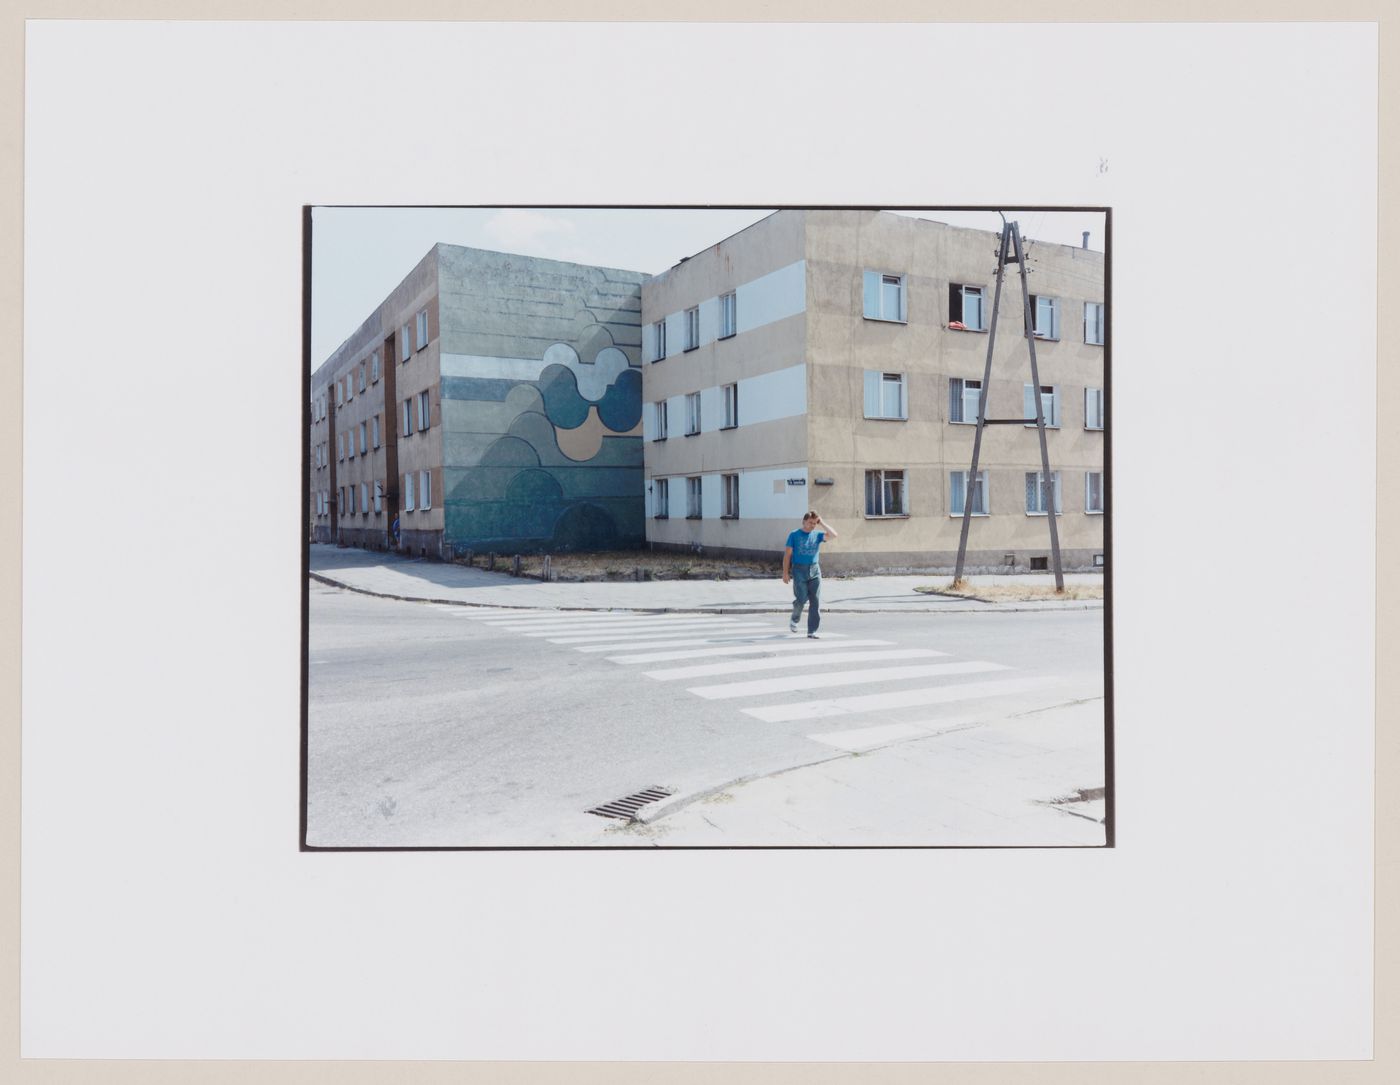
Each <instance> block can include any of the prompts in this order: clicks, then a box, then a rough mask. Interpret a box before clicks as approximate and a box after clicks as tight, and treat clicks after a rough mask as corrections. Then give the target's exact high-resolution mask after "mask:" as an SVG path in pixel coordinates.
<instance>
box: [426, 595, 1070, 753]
mask: <svg viewBox="0 0 1400 1085" xmlns="http://www.w3.org/2000/svg"><path fill="white" fill-rule="evenodd" d="M446 609H451V610H453V611H454V612H455V613H456V614H458V615H459V616H461V617H463V618H466V619H468V620H470V621H471V622H473V623H475V624H479V625H480V626H482V627H485V628H488V629H490V630H491V631H492V632H493V634H498V635H503V636H507V635H508V636H519V637H522V638H526V639H527V640H537V641H542V642H544V643H545V644H551V645H558V646H560V647H563V648H567V649H569V650H572V651H576V652H583V653H593V654H598V655H601V656H602V657H603V659H604V660H605V661H606V662H608V663H612V664H614V665H617V666H619V667H623V668H628V669H631V668H635V669H636V673H638V674H639V675H640V677H642V678H644V679H646V680H648V681H654V682H660V683H676V684H677V686H678V687H679V688H682V689H684V691H685V692H686V693H687V694H688V695H690V696H694V697H698V698H701V699H703V700H707V701H715V702H721V703H725V704H728V705H732V706H733V707H734V708H735V709H736V710H737V711H738V712H739V713H741V714H742V715H744V716H747V717H749V718H750V719H753V720H756V721H759V722H762V723H768V724H795V725H799V726H800V725H803V724H805V722H806V721H808V720H824V719H836V718H840V717H846V718H848V719H849V722H850V723H851V724H852V725H853V726H850V727H846V728H843V729H840V730H821V731H812V732H807V733H806V737H807V738H809V739H811V740H813V741H815V742H819V743H822V744H824V745H826V746H830V747H835V748H837V749H843V750H848V751H860V750H865V749H873V748H875V747H878V746H882V745H887V744H890V743H893V742H898V741H902V740H905V739H909V738H916V737H919V736H921V735H928V734H932V733H937V732H941V731H945V730H948V729H949V728H950V727H956V726H965V725H967V724H966V717H965V716H952V715H950V714H949V711H948V710H949V708H954V709H957V708H959V707H960V706H964V705H966V706H969V707H973V708H975V706H977V705H979V704H980V705H986V703H987V702H989V701H992V700H994V699H996V698H1014V697H1024V696H1026V695H1034V694H1038V693H1042V692H1048V691H1050V690H1051V689H1052V688H1053V687H1055V686H1056V685H1057V679H1056V678H1054V677H1051V676H1043V675H1016V674H1014V673H1008V672H1014V668H1013V667H1010V666H1008V665H1007V664H1004V663H999V662H994V661H991V660H979V659H957V658H950V657H951V656H954V655H956V653H955V652H952V651H945V650H942V649H939V648H930V647H926V646H919V647H910V646H907V645H900V644H897V643H895V642H894V641H891V640H887V639H883V638H872V637H846V636H842V635H841V634H839V633H831V634H827V633H823V634H822V638H821V639H819V640H813V639H809V638H807V637H806V636H805V635H803V634H800V633H798V634H792V633H787V632H786V631H782V622H783V619H782V618H779V617H773V616H755V617H749V616H732V615H704V614H648V613H645V612H638V611H617V612H613V611H609V612H596V611H581V612H574V613H570V612H567V611H554V610H550V611H544V610H540V611H533V610H519V611H498V610H490V611H487V610H477V609H475V608H468V607H451V608H446ZM775 626H777V630H776V631H775ZM911 683H914V684H911ZM871 686H881V687H884V688H881V689H880V690H878V691H877V692H869V687H871ZM862 687H865V689H864V690H862ZM847 690H852V691H853V692H847ZM817 691H829V693H830V695H828V696H821V697H816V698H814V697H812V696H811V694H813V693H815V692H817ZM792 694H800V695H801V696H800V697H799V698H798V699H791V697H790V695H792ZM775 697H780V698H781V699H779V700H776V701H775V700H774V698H775ZM934 706H937V707H939V709H940V713H939V715H938V716H937V717H934V718H926V719H903V718H893V719H892V717H899V716H900V715H901V714H902V713H907V712H908V711H909V710H915V711H917V710H921V709H925V708H930V707H934ZM803 732H805V728H803ZM800 733H802V732H800Z"/></svg>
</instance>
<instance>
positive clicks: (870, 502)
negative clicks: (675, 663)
mask: <svg viewBox="0 0 1400 1085" xmlns="http://www.w3.org/2000/svg"><path fill="white" fill-rule="evenodd" d="M998 242H999V235H998V234H996V233H990V232H985V231H980V230H969V229H963V228H957V227H951V226H947V225H944V224H941V223H936V222H930V221H926V220H922V219H914V218H910V217H907V216H903V215H895V214H891V213H887V212H873V211H780V212H777V213H775V214H773V215H771V216H769V217H768V218H766V219H764V220H762V221H761V222H758V223H756V224H754V225H753V226H751V227H749V228H748V229H746V230H743V231H741V232H740V233H738V234H735V235H734V236H733V237H730V238H727V239H726V240H724V241H721V242H720V243H719V244H717V245H715V246H713V247H711V248H709V249H706V250H705V251H704V252H701V253H698V254H696V255H695V256H693V257H691V258H689V259H688V260H685V261H683V262H682V263H680V264H678V265H677V266H675V267H673V268H671V269H670V270H669V271H667V272H665V273H664V274H662V275H659V276H656V277H655V278H652V279H650V280H648V281H647V282H646V283H645V284H644V285H643V287H642V322H643V354H644V356H645V358H646V360H647V364H646V365H645V367H644V369H643V400H644V407H643V435H644V437H645V438H646V441H645V445H644V448H645V457H646V487H647V494H646V500H647V506H646V510H647V539H648V541H649V542H650V543H651V544H652V545H654V546H658V547H663V548H673V549H689V548H701V549H703V550H705V551H707V552H718V553H733V554H764V555H772V554H773V553H774V552H775V551H779V552H780V551H781V547H782V544H783V540H784V539H785V537H786V535H787V532H788V531H790V530H791V529H792V528H793V527H796V526H797V521H798V520H799V519H800V517H801V514H802V512H803V511H804V510H805V509H806V508H808V507H813V508H816V509H817V510H818V511H819V512H821V513H822V515H823V516H824V517H826V518H827V519H828V520H830V521H831V522H832V524H833V525H835V526H836V527H837V528H838V530H840V532H841V539H840V542H839V544H838V545H835V546H833V547H831V548H829V550H828V552H827V553H825V554H824V555H823V559H822V560H823V565H824V566H825V567H827V568H828V569H830V570H831V571H836V572H839V571H841V570H843V569H850V570H857V569H860V570H874V569H900V568H918V569H943V568H948V569H950V568H951V567H952V565H953V563H954V559H955V556H956V550H957V545H958V534H959V531H960V529H961V524H962V517H961V500H962V496H963V490H964V489H965V480H966V473H967V470H968V466H969V464H970V462H971V455H972V442H973V436H974V433H975V429H976V425H975V421H976V414H975V411H976V406H975V404H976V401H977V394H978V390H979V389H980V384H981V380H982V377H983V368H984V364H985V359H986V351H987V342H988V334H989V329H990V317H991V310H992V305H993V292H994V286H995V270H996V250H997V245H998ZM1029 260H1030V266H1031V269H1032V275H1031V281H1030V290H1031V292H1032V293H1033V294H1034V295H1035V296H1036V298H1037V300H1036V301H1035V302H1034V303H1033V310H1032V313H1033V326H1035V327H1036V329H1037V335H1036V338H1035V345H1036V352H1037V361H1038V364H1039V371H1040V382H1041V388H1042V391H1043V392H1044V395H1043V402H1044V403H1045V404H1046V407H1047V409H1053V414H1054V417H1053V419H1052V421H1053V423H1054V428H1052V429H1050V430H1049V431H1048V433H1047V444H1048V449H1049V458H1050V466H1051V471H1052V473H1057V474H1058V476H1059V493H1060V514H1059V515H1058V516H1057V526H1058V530H1059V536H1060V547H1061V554H1062V559H1063V561H1064V564H1065V567H1066V568H1067V569H1091V568H1093V567H1095V566H1096V565H1097V564H1100V563H1101V562H1102V554H1103V538H1104V536H1103V516H1102V511H1101V510H1102V508H1103V493H1104V491H1103V474H1102V472H1103V462H1104V439H1105V435H1104V432H1103V429H1102V425H1103V413H1104V405H1103V396H1102V390H1103V386H1104V361H1103V350H1104V348H1103V346H1102V345H1101V344H1102V340H1103V336H1102V334H1101V333H1100V331H1099V329H1100V328H1101V325H1102V321H1103V311H1102V306H1103V298H1104V263H1103V255H1102V254H1101V253H1097V252H1093V251H1091V250H1088V249H1086V248H1074V247H1072V246H1064V245H1054V244H1045V243H1034V244H1032V245H1031V246H1030V249H1029ZM726 295H731V296H732V300H728V301H727V300H725V299H726ZM1086 306H1087V307H1088V308H1087V309H1086ZM960 325H961V326H960ZM1024 329H1025V320H1024V316H1023V304H1022V297H1021V287H1020V281H1019V274H1018V269H1017V268H1016V266H1015V265H1011V266H1010V267H1008V273H1007V278H1006V280H1005V285H1004V288H1003V295H1002V305H1001V311H1000V316H999V322H998V328H997V343H996V351H995V357H994V361H993V369H992V375H991V381H990V385H989V389H988V405H987V416H988V417H989V418H1019V417H1028V416H1029V417H1033V414H1034V401H1033V400H1032V399H1031V398H1030V397H1031V395H1032V392H1031V390H1030V388H1029V385H1030V383H1031V376H1030V365H1029V353H1028V351H1027V348H1026V338H1025V332H1024ZM1046 389H1049V390H1050V391H1044V390H1046ZM736 408H737V410H736ZM1027 412H1029V413H1027ZM697 414H698V417H697ZM697 423H698V424H697ZM687 430H693V431H694V432H693V433H689V434H688V433H687ZM1040 466H1041V465H1040V450H1039V443H1038V439H1037V434H1036V430H1035V427H1034V426H1033V425H1032V426H1030V427H1022V426H1009V425H1003V426H989V427H986V428H985V430H984V434H983V442H982V449H981V457H980V462H979V474H982V475H983V477H984V478H985V480H986V483H985V490H983V494H984V495H985V509H984V508H983V507H981V504H980V503H981V500H982V496H981V495H979V496H978V498H977V503H975V504H974V516H973V518H972V523H971V526H970V534H969V544H968V547H969V549H968V555H969V560H968V568H969V570H970V571H977V570H987V571H998V570H1000V571H1006V570H1009V569H1016V568H1021V569H1026V568H1030V567H1032V566H1033V565H1038V564H1039V563H1040V562H1042V561H1044V560H1045V559H1046V558H1047V556H1048V554H1049V550H1050V545H1049V529H1048V525H1047V523H1046V516H1045V515H1044V511H1043V510H1044V504H1043V502H1044V497H1043V494H1044V490H1043V488H1042V487H1041V486H1040V482H1039V471H1040ZM1028 475H1029V476H1030V478H1029V479H1028V478H1027V476H1028ZM1095 506H1096V507H1095ZM984 512H985V515H983V514H982V513H984ZM1008 559H1009V560H1008Z"/></svg>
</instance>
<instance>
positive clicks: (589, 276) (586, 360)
mask: <svg viewBox="0 0 1400 1085" xmlns="http://www.w3.org/2000/svg"><path fill="white" fill-rule="evenodd" d="M644 278H645V276H644V275H642V274H641V273H638V272H631V271H621V270H617V269H609V268H596V267H587V266H584V265H579V264H570V263H565V262H562V261H557V260H544V259H537V258H533V257H524V256H515V255H509V254H505V253H495V252H487V251H483V250H478V249H467V248H461V247H458V246H451V245H437V246H435V247H434V248H433V250H432V251H431V252H429V253H428V255H427V256H425V257H424V259H423V260H422V261H421V262H420V263H419V265H418V266H417V267H416V268H415V269H414V270H413V271H412V272H411V273H410V274H409V275H408V277H407V278H405V279H404V281H403V282H402V283H401V284H400V285H399V286H398V287H397V288H396V289H395V290H394V292H393V293H392V294H391V295H390V296H389V298H387V299H386V300H385V301H384V303H383V304H382V305H380V306H379V308H378V309H377V310H376V311H375V312H374V313H373V314H371V315H370V317H369V318H368V319H367V320H366V321H365V322H364V324H362V325H361V327H360V328H359V329H358V330H357V331H356V333H355V334H354V335H352V336H351V337H350V338H349V339H348V340H347V341H346V342H345V343H344V344H342V345H341V347H340V348H339V349H338V350H337V351H336V352H335V353H334V354H333V355H332V356H331V357H330V358H329V359H328V360H327V361H326V362H325V363H324V364H323V365H321V366H320V367H319V368H318V369H317V370H316V371H315V373H314V374H313V375H312V378H311V398H312V419H311V446H312V458H311V462H312V466H311V474H312V478H311V491H312V501H311V525H312V532H311V534H312V537H313V538H314V539H316V540H318V541H334V542H339V543H342V544H345V545H350V546H363V547H369V548H375V549H380V548H392V547H393V546H394V545H395V543H394V539H393V535H392V533H391V526H392V524H393V522H394V520H395V518H397V519H398V521H399V546H400V548H401V549H403V550H406V551H408V552H410V553H414V554H424V555H434V556H441V557H451V556H452V555H453V554H455V553H460V552H461V551H463V550H468V549H471V550H482V551H485V550H495V551H500V552H505V553H523V552H532V551H539V550H545V551H567V550H575V549H599V548H610V547H635V546H640V545H642V543H643V542H644V539H645V530H644V526H643V518H642V514H643V503H642V496H641V494H642V451H641V425H640V418H641V376H640V368H639V367H640V353H639V351H640V339H641V336H640V313H641V298H640V287H641V283H642V281H643V279H644ZM362 373H363V374H364V377H363V381H362V379H361V374H362ZM376 373H377V376H376ZM362 383H363V388H361V384H362ZM362 426H364V427H365V429H366V437H367V440H366V449H365V451H363V452H362V451H361V450H360V445H359V440H360V429H361V427H362ZM376 429H377V432H378V434H379V437H380V445H379V447H370V446H372V445H373V434H374V432H375V431H376ZM350 439H353V440H354V441H355V444H354V446H353V451H354V455H350V454H349V451H350V449H349V447H348V446H349V443H350Z"/></svg>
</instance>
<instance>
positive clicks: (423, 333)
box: [415, 309, 428, 350]
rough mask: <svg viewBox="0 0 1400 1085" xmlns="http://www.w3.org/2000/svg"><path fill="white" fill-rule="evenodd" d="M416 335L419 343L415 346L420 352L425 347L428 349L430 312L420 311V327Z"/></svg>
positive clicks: (416, 330)
mask: <svg viewBox="0 0 1400 1085" xmlns="http://www.w3.org/2000/svg"><path fill="white" fill-rule="evenodd" d="M415 334H416V336H417V340H418V341H417V343H416V344H415V346H416V348H417V349H418V350H422V349H423V348H424V347H426V346H427V345H428V310H427V309H419V310H418V327H417V328H416V329H415Z"/></svg>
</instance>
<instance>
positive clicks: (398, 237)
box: [311, 207, 1104, 370]
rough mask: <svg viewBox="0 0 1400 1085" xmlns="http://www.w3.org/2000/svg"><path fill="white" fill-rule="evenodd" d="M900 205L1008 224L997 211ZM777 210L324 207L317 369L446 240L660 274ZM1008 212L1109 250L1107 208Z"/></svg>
mask: <svg viewBox="0 0 1400 1085" xmlns="http://www.w3.org/2000/svg"><path fill="white" fill-rule="evenodd" d="M898 213H899V214H908V215H913V216H916V217H919V218H929V219H935V220H937V221H939V222H946V223H950V224H952V225H955V226H972V227H976V228H979V229H984V230H992V231H998V230H1000V229H1001V217H1000V216H999V215H998V214H997V212H995V211H942V210H936V209H928V210H919V211H901V212H898ZM769 214H772V209H771V208H757V209H752V210H724V209H715V210H712V209H707V208H695V209H671V208H567V207H566V208H556V207H547V208H524V207H493V208H477V207H461V208H452V207H447V208H442V207H317V208H314V209H313V211H312V224H311V232H312V256H311V260H312V265H311V266H312V275H311V277H312V283H311V368H312V369H313V370H314V369H316V367H317V366H319V365H320V364H321V363H322V362H324V361H325V360H326V359H327V358H328V357H330V355H331V354H332V353H333V352H334V351H335V349H336V348H337V347H339V346H340V344H341V343H343V342H344V341H345V340H346V339H347V338H349V336H350V335H351V333H352V332H354V331H355V329H356V328H358V327H359V326H360V324H361V323H363V322H364V320H365V318H366V317H368V316H369V315H370V313H372V312H373V311H374V310H375V309H376V308H377V307H378V306H379V304H380V303H381V302H382V301H383V300H384V299H385V298H386V297H388V296H389V294H390V292H391V291H392V290H393V289H394V287H396V286H397V285H398V284H399V283H400V282H401V281H402V280H403V277H404V276H405V275H407V274H408V273H409V271H411V270H412V269H413V267H414V266H415V265H416V264H417V263H418V261H419V260H421V259H422V258H423V257H424V256H425V255H426V254H427V252H428V250H429V249H431V248H432V247H433V246H434V245H435V244H437V243H438V242H445V243H447V244H451V245H466V246H469V247H471V248H478V249H492V250H495V251H497V252H511V253H519V254H521V255H522V256H544V257H549V258H551V259H554V260H568V261H571V262H574V263H580V264H595V265H599V266H601V267H613V268H624V269H626V270H628V271H641V272H646V273H648V274H652V275H655V274H658V273H660V272H662V271H665V270H666V269H667V268H669V267H672V266H674V265H675V264H676V263H677V262H678V261H679V260H680V259H681V258H682V257H686V256H693V255H694V254H695V253H697V252H700V251H702V250H704V249H707V248H709V247H710V246H711V245H713V244H715V243H716V242H718V241H722V240H723V239H724V238H726V237H729V236H730V235H731V234H735V233H738V232H739V231H740V230H742V229H744V228H745V227H746V226H750V225H752V224H753V223H755V222H757V221H758V220H759V219H761V218H763V217H764V216H766V215H769ZM1006 214H1007V218H1008V219H1014V220H1016V221H1018V222H1020V224H1021V233H1022V235H1023V236H1024V237H1026V238H1028V239H1030V240H1035V241H1049V242H1058V243H1060V244H1064V245H1076V246H1077V245H1079V244H1080V243H1081V242H1082V235H1083V231H1085V230H1088V231H1089V247H1090V248H1091V249H1096V250H1098V251H1099V252H1102V251H1103V244H1104V216H1103V214H1102V213H1101V212H1097V211H1092V212H1086V211H1036V210H1029V211H1026V210H1021V211H1018V210H1015V209H1008V210H1007V212H1006Z"/></svg>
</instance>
